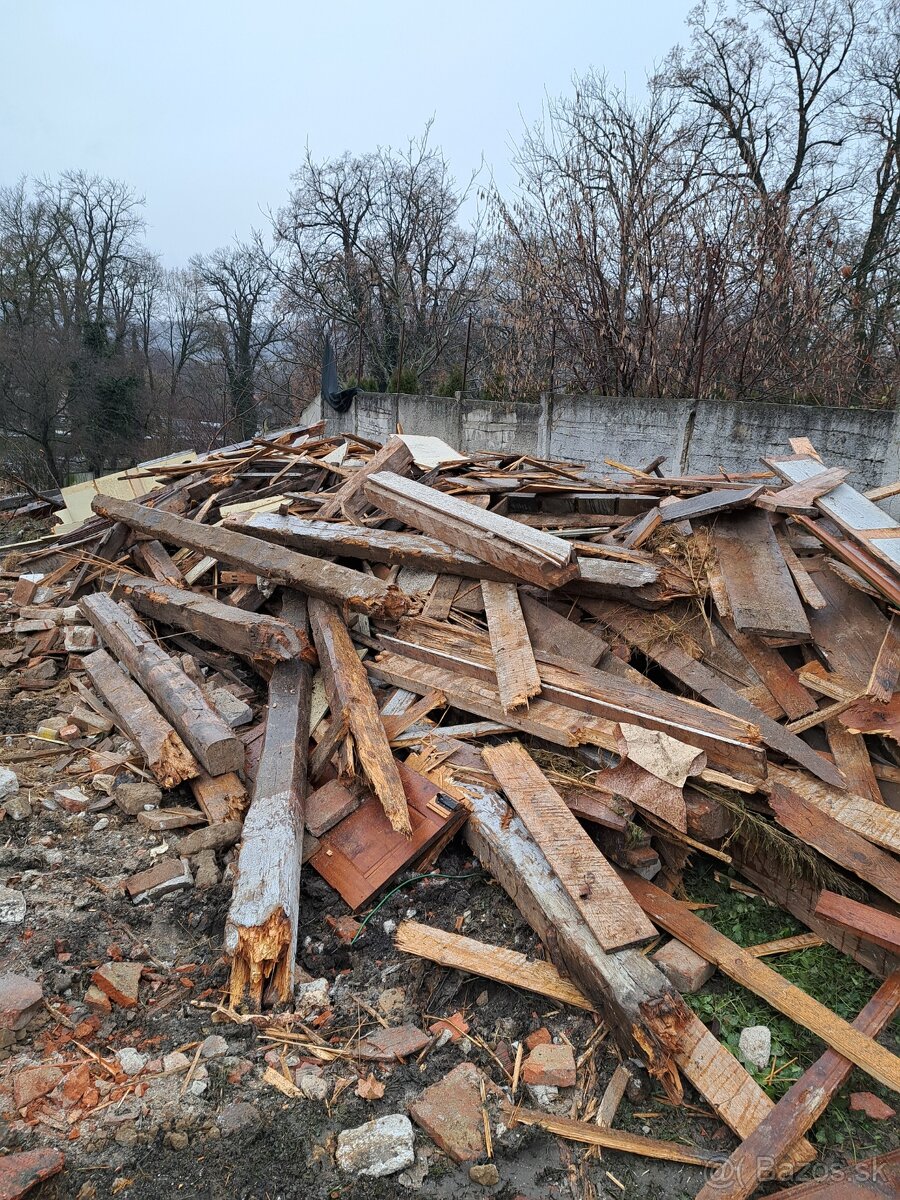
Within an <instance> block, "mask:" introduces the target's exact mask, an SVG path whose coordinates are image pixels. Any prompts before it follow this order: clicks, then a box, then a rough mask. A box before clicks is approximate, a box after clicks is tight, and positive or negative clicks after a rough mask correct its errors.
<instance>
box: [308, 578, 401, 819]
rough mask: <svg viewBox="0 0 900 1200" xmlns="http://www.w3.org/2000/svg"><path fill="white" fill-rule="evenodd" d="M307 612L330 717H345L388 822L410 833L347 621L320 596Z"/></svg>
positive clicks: (395, 773) (384, 736)
mask: <svg viewBox="0 0 900 1200" xmlns="http://www.w3.org/2000/svg"><path fill="white" fill-rule="evenodd" d="M309 618H310V624H311V626H312V633H313V639H314V641H315V644H316V649H317V650H318V652H319V664H320V666H321V669H322V678H323V680H324V682H325V692H326V695H327V696H328V704H329V707H330V709H331V717H332V720H333V721H340V720H341V719H342V718H346V721H347V725H348V728H349V735H350V737H352V739H353V746H354V749H355V751H356V755H357V758H358V760H359V764H360V766H361V768H362V771H363V774H364V775H365V777H366V778H367V779H368V781H369V783H370V784H371V785H372V790H373V791H374V793H375V795H376V796H377V797H378V799H379V800H380V802H381V806H382V808H383V809H384V811H385V815H386V816H387V818H388V820H389V821H390V823H391V827H392V828H393V829H395V830H397V832H398V833H404V834H406V835H407V836H410V835H411V834H412V826H411V825H410V821H409V810H408V808H407V804H406V793H405V792H404V790H403V784H402V782H401V780H400V774H399V772H398V770H397V764H396V763H395V762H394V756H393V753H392V751H391V747H390V744H389V743H388V738H387V734H386V733H385V730H384V726H383V725H382V723H381V714H380V713H379V711H378V705H377V704H376V703H375V697H374V696H373V695H372V689H371V688H370V687H369V680H368V678H367V676H366V669H365V667H364V666H363V665H362V663H361V662H360V661H359V659H358V658H357V656H356V650H355V649H354V646H353V642H352V641H351V640H350V634H349V633H348V632H347V626H346V625H345V624H344V622H343V619H342V617H341V614H340V613H339V612H338V610H337V609H336V608H335V607H334V606H333V605H330V604H326V603H324V601H322V600H313V599H311V600H310V602H309Z"/></svg>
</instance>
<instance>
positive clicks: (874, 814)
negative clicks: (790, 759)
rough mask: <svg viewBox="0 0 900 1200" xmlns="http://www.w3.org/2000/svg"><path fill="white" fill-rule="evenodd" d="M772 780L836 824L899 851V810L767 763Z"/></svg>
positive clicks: (877, 844) (879, 844) (889, 848)
mask: <svg viewBox="0 0 900 1200" xmlns="http://www.w3.org/2000/svg"><path fill="white" fill-rule="evenodd" d="M769 777H770V779H771V781H772V783H781V784H784V786H785V787H787V788H790V789H791V790H792V791H795V792H799V794H800V795H801V796H803V798H804V799H805V800H808V801H809V803H810V804H812V805H813V806H814V807H815V808H817V809H818V810H819V811H820V812H823V813H826V814H827V815H828V816H830V817H833V818H834V820H835V821H837V822H838V824H840V825H843V826H844V828H846V829H852V830H853V831H854V832H855V833H858V834H860V835H861V836H862V837H864V838H866V839H867V840H868V841H870V842H874V843H875V845H876V846H883V847H884V848H885V849H886V850H892V851H893V852H894V853H895V854H897V853H900V812H895V811H894V810H893V809H892V808H888V807H887V805H886V804H873V803H872V801H871V800H867V799H866V798H865V796H854V795H853V794H852V793H851V792H846V791H843V790H842V789H841V788H835V787H829V785H828V784H827V783H823V782H822V781H820V780H816V779H809V778H808V777H806V776H804V775H803V774H802V773H801V772H798V771H787V770H785V769H784V768H783V767H777V766H775V765H773V764H770V765H769Z"/></svg>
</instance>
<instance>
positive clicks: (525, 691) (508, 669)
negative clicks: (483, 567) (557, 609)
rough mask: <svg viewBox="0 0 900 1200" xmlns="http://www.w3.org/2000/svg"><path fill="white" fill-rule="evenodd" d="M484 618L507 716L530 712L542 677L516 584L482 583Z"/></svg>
mask: <svg viewBox="0 0 900 1200" xmlns="http://www.w3.org/2000/svg"><path fill="white" fill-rule="evenodd" d="M481 595H482V597H483V598H484V614H485V616H486V618H487V624H488V635H489V637H490V640H491V651H492V653H493V656H494V670H495V671H496V675H497V689H498V691H499V693H500V703H501V704H502V705H503V711H504V712H505V713H508V712H512V711H513V710H515V709H517V708H527V707H528V701H529V700H530V699H531V698H532V697H533V696H538V695H540V691H541V677H540V675H539V674H538V669H537V664H536V663H535V661H534V651H533V650H532V649H531V641H530V640H529V637H528V630H527V628H526V626H525V618H524V617H523V616H522V606H521V605H520V603H519V593H518V592H517V591H516V585H515V584H514V583H496V582H494V581H493V580H487V579H483V580H482V581H481Z"/></svg>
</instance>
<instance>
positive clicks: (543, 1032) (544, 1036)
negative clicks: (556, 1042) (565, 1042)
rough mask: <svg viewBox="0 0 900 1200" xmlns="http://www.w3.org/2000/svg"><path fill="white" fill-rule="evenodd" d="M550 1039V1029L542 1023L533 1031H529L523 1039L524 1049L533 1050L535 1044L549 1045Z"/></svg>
mask: <svg viewBox="0 0 900 1200" xmlns="http://www.w3.org/2000/svg"><path fill="white" fill-rule="evenodd" d="M552 1041H553V1038H552V1037H551V1036H550V1030H549V1029H548V1028H547V1027H546V1026H545V1025H542V1026H541V1027H540V1029H536V1030H535V1031H534V1033H529V1035H528V1037H527V1038H526V1039H525V1049H526V1050H533V1049H534V1048H535V1046H549V1045H550V1043H551V1042H552Z"/></svg>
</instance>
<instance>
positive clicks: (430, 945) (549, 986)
mask: <svg viewBox="0 0 900 1200" xmlns="http://www.w3.org/2000/svg"><path fill="white" fill-rule="evenodd" d="M394 945H395V946H396V947H397V949H398V950H402V951H403V952H404V953H405V954H415V955H418V957H419V958H427V959H428V960H429V961H430V962H435V963H439V964H440V965H441V966H442V967H452V968H453V969H454V970H456V971H465V972H466V974H468V975H481V976H483V977H484V978H485V979H493V980H494V981H495V982H496V983H508V984H509V985H510V987H517V988H523V989H524V990H525V991H529V992H535V993H536V994H537V995H539V996H546V997H547V998H548V999H550V1000H557V1001H559V1002H560V1003H561V1004H571V1005H572V1006H573V1007H574V1008H583V1009H587V1011H588V1012H595V1011H596V1007H595V1005H594V1004H593V1003H592V1002H591V1001H590V1000H588V998H587V997H586V996H585V995H584V993H583V992H582V991H581V990H580V989H579V988H578V987H576V985H575V984H574V983H572V982H571V980H569V979H566V977H565V976H564V975H560V973H559V971H557V969H556V967H554V966H553V964H552V963H549V962H545V961H544V960H543V959H540V958H528V956H527V955H525V954H520V953H519V951H518V950H507V949H506V947H505V946H491V945H488V943H487V942H479V941H476V940H475V939H474V938H469V937H464V936H463V935H462V934H460V933H448V932H446V930H443V929H434V928H433V927H432V926H430V925H421V924H419V922H418V921H402V922H401V923H400V925H398V926H397V932H396V934H395V935H394Z"/></svg>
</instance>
